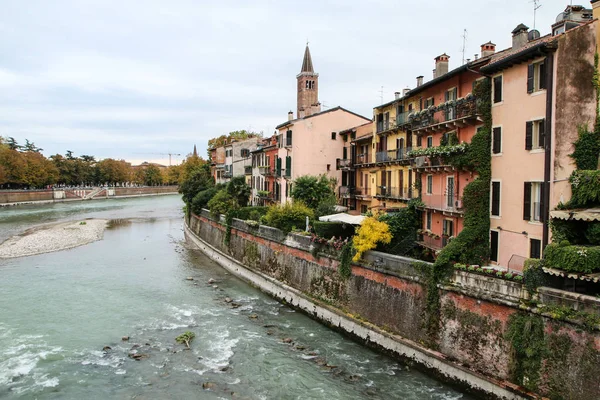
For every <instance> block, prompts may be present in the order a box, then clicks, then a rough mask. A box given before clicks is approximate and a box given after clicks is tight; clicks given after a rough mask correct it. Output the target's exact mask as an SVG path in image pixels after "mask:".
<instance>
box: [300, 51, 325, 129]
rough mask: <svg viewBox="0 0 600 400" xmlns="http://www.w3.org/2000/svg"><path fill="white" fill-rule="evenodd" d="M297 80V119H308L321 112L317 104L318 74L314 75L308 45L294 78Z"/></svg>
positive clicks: (319, 104)
mask: <svg viewBox="0 0 600 400" xmlns="http://www.w3.org/2000/svg"><path fill="white" fill-rule="evenodd" d="M296 79H297V80H298V110H297V114H296V115H297V118H304V117H308V116H309V115H312V114H316V113H318V112H320V111H321V103H319V74H315V71H314V69H313V63H312V58H311V57H310V50H309V49H308V43H307V44H306V50H304V60H302V69H301V70H300V73H299V74H298V75H297V76H296Z"/></svg>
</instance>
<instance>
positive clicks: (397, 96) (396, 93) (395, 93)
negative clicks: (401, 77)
mask: <svg viewBox="0 0 600 400" xmlns="http://www.w3.org/2000/svg"><path fill="white" fill-rule="evenodd" d="M394 97H395V98H396V100H398V99H399V98H400V92H394Z"/></svg>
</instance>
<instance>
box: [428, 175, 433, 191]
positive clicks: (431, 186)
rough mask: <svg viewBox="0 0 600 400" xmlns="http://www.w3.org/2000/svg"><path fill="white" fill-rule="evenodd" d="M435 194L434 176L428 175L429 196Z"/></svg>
mask: <svg viewBox="0 0 600 400" xmlns="http://www.w3.org/2000/svg"><path fill="white" fill-rule="evenodd" d="M431 193H433V175H427V194H431Z"/></svg>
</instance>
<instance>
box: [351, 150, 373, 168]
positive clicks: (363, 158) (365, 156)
mask: <svg viewBox="0 0 600 400" xmlns="http://www.w3.org/2000/svg"><path fill="white" fill-rule="evenodd" d="M370 162H371V157H370V154H369V153H362V154H357V155H356V161H355V163H354V164H355V165H357V164H369V163H370Z"/></svg>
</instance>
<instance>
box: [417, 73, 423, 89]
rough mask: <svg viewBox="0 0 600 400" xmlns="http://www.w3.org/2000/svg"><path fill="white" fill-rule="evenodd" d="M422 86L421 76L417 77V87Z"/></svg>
mask: <svg viewBox="0 0 600 400" xmlns="http://www.w3.org/2000/svg"><path fill="white" fill-rule="evenodd" d="M422 84H423V75H419V76H417V87H419V86H421V85H422Z"/></svg>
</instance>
